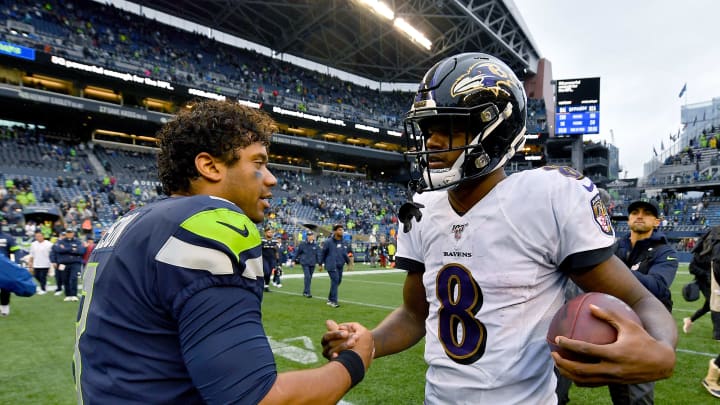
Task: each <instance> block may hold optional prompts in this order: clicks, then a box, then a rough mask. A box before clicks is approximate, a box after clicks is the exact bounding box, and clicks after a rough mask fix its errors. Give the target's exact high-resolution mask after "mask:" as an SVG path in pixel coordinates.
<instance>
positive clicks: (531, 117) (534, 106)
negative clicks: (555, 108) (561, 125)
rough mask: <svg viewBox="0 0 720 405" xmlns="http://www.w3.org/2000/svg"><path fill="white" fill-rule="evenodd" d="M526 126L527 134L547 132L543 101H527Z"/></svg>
mask: <svg viewBox="0 0 720 405" xmlns="http://www.w3.org/2000/svg"><path fill="white" fill-rule="evenodd" d="M526 126H527V133H529V134H537V133H545V132H547V109H546V108H545V101H544V100H538V99H532V98H530V99H528V108H527V123H526Z"/></svg>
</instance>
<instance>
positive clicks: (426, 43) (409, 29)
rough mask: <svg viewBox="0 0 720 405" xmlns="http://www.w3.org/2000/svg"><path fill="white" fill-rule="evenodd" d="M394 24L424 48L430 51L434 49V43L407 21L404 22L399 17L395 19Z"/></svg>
mask: <svg viewBox="0 0 720 405" xmlns="http://www.w3.org/2000/svg"><path fill="white" fill-rule="evenodd" d="M393 24H394V25H395V26H396V27H397V28H398V29H399V30H400V31H403V32H404V33H405V34H407V35H408V36H409V37H410V39H411V40H413V41H414V42H417V43H418V44H420V45H421V46H422V47H423V48H425V49H427V50H428V51H429V50H430V47H432V42H430V40H429V39H427V37H426V36H425V35H424V34H423V33H422V32H420V31H418V30H417V29H416V28H415V27H413V26H412V25H410V23H408V22H407V21H405V20H403V19H402V18H400V17H398V18H396V19H395V21H394V22H393Z"/></svg>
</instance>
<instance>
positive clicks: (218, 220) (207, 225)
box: [180, 208, 261, 257]
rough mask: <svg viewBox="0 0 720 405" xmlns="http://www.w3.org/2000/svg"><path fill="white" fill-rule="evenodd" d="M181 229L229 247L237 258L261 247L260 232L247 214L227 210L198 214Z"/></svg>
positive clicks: (221, 209)
mask: <svg viewBox="0 0 720 405" xmlns="http://www.w3.org/2000/svg"><path fill="white" fill-rule="evenodd" d="M180 227H181V228H183V229H185V230H187V231H190V232H192V233H194V234H196V235H198V236H202V237H204V238H208V239H212V240H215V241H217V242H220V243H222V244H223V245H225V246H227V247H228V249H230V250H231V251H232V252H233V253H234V254H235V256H236V257H240V253H242V252H244V251H246V250H250V249H252V248H254V247H256V246H258V245H260V242H261V238H260V231H258V229H257V226H255V223H254V222H252V221H251V220H250V218H248V217H247V215H245V214H241V213H239V212H237V211H233V210H229V209H227V208H217V209H213V210H208V211H202V212H198V213H197V214H195V215H193V216H191V217H190V218H188V219H186V220H185V221H184V222H183V223H182V224H180Z"/></svg>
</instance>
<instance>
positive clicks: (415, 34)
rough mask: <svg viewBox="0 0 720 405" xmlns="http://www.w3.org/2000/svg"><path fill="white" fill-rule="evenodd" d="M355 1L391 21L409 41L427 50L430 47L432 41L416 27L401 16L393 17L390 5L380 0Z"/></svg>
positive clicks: (393, 13)
mask: <svg viewBox="0 0 720 405" xmlns="http://www.w3.org/2000/svg"><path fill="white" fill-rule="evenodd" d="M356 1H357V2H358V3H360V4H361V5H362V6H363V7H367V8H369V9H370V10H371V11H372V12H373V13H375V14H377V15H379V16H382V17H383V18H386V19H388V20H390V21H392V22H393V25H394V26H395V27H397V28H398V29H399V30H400V31H402V32H403V33H405V35H407V36H408V37H409V38H410V40H411V41H413V42H415V43H418V44H420V46H422V47H423V48H425V49H427V50H428V51H429V50H430V48H431V47H432V42H431V41H430V40H429V39H428V38H427V37H426V36H425V35H424V34H423V33H422V32H420V31H419V30H418V29H417V28H415V27H413V26H412V25H410V23H408V22H407V21H405V20H404V19H403V18H400V17H398V18H395V12H394V11H393V10H392V9H391V8H390V6H388V5H387V4H385V3H384V2H382V1H380V0H356Z"/></svg>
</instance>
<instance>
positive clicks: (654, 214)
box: [608, 199, 678, 404]
mask: <svg viewBox="0 0 720 405" xmlns="http://www.w3.org/2000/svg"><path fill="white" fill-rule="evenodd" d="M659 212H660V210H659V209H658V205H657V203H656V202H655V200H653V199H648V200H638V201H634V202H632V203H631V204H630V205H629V206H628V226H629V227H630V232H629V233H628V234H626V235H624V236H623V237H622V238H620V239H618V243H617V248H616V250H615V255H616V256H618V257H619V258H620V259H621V260H622V261H623V262H625V264H626V265H627V266H628V267H629V268H630V270H631V271H632V272H633V274H634V275H635V277H637V279H638V280H639V281H640V283H642V285H643V286H645V288H647V289H648V290H649V291H650V292H651V293H653V295H655V297H657V299H659V300H660V302H662V303H663V304H664V305H665V307H666V308H667V309H668V311H672V305H673V302H672V297H671V295H670V285H672V283H673V280H674V279H675V273H676V272H677V268H678V259H677V252H676V251H675V249H673V247H672V246H671V245H670V244H669V243H668V241H667V238H666V237H665V235H664V234H663V233H662V232H660V231H659V230H657V229H655V228H657V226H658V225H660V215H659ZM608 387H609V389H610V396H611V397H612V400H613V403H614V404H627V403H632V404H640V403H643V404H645V403H648V404H651V403H653V397H654V389H655V383H644V384H633V385H623V384H611V385H609V386H608Z"/></svg>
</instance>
